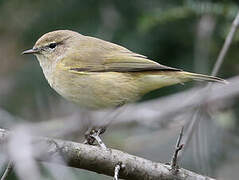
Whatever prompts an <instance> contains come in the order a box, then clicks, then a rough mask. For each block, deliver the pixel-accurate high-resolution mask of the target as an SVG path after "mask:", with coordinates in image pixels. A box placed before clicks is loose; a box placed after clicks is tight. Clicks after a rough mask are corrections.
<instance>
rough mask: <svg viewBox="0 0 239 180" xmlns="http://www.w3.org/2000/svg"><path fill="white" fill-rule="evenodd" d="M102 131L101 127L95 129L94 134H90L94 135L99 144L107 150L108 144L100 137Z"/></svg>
mask: <svg viewBox="0 0 239 180" xmlns="http://www.w3.org/2000/svg"><path fill="white" fill-rule="evenodd" d="M100 133H101V129H99V130H98V131H94V132H93V133H92V134H90V136H91V137H93V138H94V139H95V140H96V141H97V143H98V144H99V146H100V147H101V148H102V149H104V150H107V147H106V145H105V144H104V142H103V141H102V140H101V138H100Z"/></svg>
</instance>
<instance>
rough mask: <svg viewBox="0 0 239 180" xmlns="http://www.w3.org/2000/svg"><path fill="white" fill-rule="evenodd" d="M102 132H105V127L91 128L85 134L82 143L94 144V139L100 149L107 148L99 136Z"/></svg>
mask: <svg viewBox="0 0 239 180" xmlns="http://www.w3.org/2000/svg"><path fill="white" fill-rule="evenodd" d="M104 132H105V128H99V129H95V128H93V129H91V130H90V131H88V132H86V134H85V142H84V144H89V145H95V144H94V142H95V141H96V142H97V143H98V144H99V146H100V147H101V148H102V149H107V147H106V145H105V144H104V142H103V141H102V139H101V138H100V135H101V134H103V133H104Z"/></svg>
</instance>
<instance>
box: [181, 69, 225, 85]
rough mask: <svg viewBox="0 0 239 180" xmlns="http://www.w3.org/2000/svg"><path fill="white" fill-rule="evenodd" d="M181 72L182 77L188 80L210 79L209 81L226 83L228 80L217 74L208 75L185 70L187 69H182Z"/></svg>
mask: <svg viewBox="0 0 239 180" xmlns="http://www.w3.org/2000/svg"><path fill="white" fill-rule="evenodd" d="M178 73H180V74H181V75H182V76H181V75H180V77H181V78H182V79H185V80H186V81H188V80H196V81H209V82H219V83H224V84H226V83H227V81H226V80H224V79H221V78H218V77H215V76H208V75H203V74H196V73H190V72H185V71H181V72H178Z"/></svg>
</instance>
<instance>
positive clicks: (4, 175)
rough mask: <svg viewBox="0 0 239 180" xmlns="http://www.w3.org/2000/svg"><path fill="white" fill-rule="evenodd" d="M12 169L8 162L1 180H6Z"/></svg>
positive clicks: (10, 163)
mask: <svg viewBox="0 0 239 180" xmlns="http://www.w3.org/2000/svg"><path fill="white" fill-rule="evenodd" d="M12 168H13V164H12V162H11V161H9V162H8V164H7V167H6V169H5V171H4V173H3V175H2V177H1V180H6V179H7V176H8V175H9V174H10V172H11V171H12Z"/></svg>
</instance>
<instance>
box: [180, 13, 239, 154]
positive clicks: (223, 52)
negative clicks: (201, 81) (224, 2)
mask: <svg viewBox="0 0 239 180" xmlns="http://www.w3.org/2000/svg"><path fill="white" fill-rule="evenodd" d="M238 26H239V11H238V13H237V15H236V17H235V19H234V21H233V23H232V26H231V29H230V31H229V33H228V35H227V37H226V40H225V42H224V44H223V47H222V49H221V51H220V53H219V56H218V58H217V60H216V63H215V65H214V68H213V70H212V73H211V75H212V76H216V75H217V73H218V71H219V69H220V67H221V65H222V63H223V60H224V59H225V56H226V53H227V52H228V49H229V47H230V45H231V42H232V39H233V37H234V35H235V32H236V30H237V28H238ZM211 86H212V84H209V86H207V88H206V90H207V91H210V90H211ZM206 99H207V94H206V95H205V97H204V98H202V99H201V101H200V103H199V106H198V108H199V109H201V108H202V106H201V104H203V102H204V101H206ZM198 112H199V111H196V118H195V120H194V121H193V123H191V125H190V127H191V128H189V129H188V130H187V135H190V136H189V137H188V136H186V140H185V143H184V144H185V147H186V146H187V145H188V144H189V141H190V140H191V136H192V134H193V132H194V129H195V128H196V127H197V126H196V125H195V124H196V123H197V122H198V119H199V118H198V114H199V113H198ZM184 150H185V148H184ZM181 154H182V153H181Z"/></svg>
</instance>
